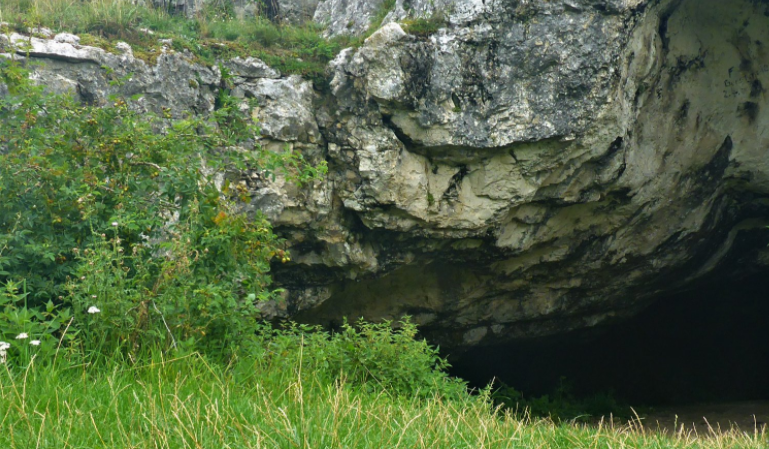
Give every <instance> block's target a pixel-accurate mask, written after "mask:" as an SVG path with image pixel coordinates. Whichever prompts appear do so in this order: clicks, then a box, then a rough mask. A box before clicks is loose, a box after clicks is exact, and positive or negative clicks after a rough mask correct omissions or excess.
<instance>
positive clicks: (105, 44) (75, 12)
mask: <svg viewBox="0 0 769 449" xmlns="http://www.w3.org/2000/svg"><path fill="white" fill-rule="evenodd" d="M134 3H135V2H131V1H130V0H107V1H101V0H86V1H66V0H65V1H62V0H36V1H34V2H33V1H30V0H7V1H3V3H2V5H0V22H6V23H8V24H9V26H10V27H11V28H12V29H15V30H17V31H20V32H24V33H26V32H29V30H32V31H33V33H34V32H37V33H39V32H41V31H43V28H48V29H50V30H52V31H53V32H70V33H75V34H78V35H80V36H81V39H82V40H81V42H82V43H83V44H84V45H92V46H97V47H101V48H104V49H106V50H114V49H113V47H114V44H115V42H117V41H125V42H127V43H128V44H130V45H131V46H132V47H133V50H134V55H135V56H137V57H139V58H141V59H144V60H145V61H147V62H149V63H154V60H155V58H157V56H158V55H159V54H160V52H161V50H162V48H163V46H164V45H166V44H165V43H164V42H161V40H165V39H171V40H172V44H171V46H172V48H173V49H174V50H177V51H183V50H188V51H189V52H190V53H191V54H192V55H194V56H195V57H196V58H198V59H199V60H200V61H201V62H203V63H206V64H209V65H213V64H215V62H216V61H217V60H221V59H229V58H232V57H235V56H256V57H259V58H260V59H262V60H264V61H265V62H266V63H267V64H268V65H270V66H272V67H275V68H277V69H279V70H281V71H282V72H284V73H295V74H299V75H302V76H305V77H307V78H309V79H313V80H323V78H324V72H325V69H326V65H327V64H328V62H329V61H330V60H331V59H332V58H333V57H334V56H336V54H337V53H339V51H340V50H341V49H342V48H343V47H344V45H346V44H347V42H348V40H347V39H342V38H340V39H326V38H324V37H323V36H322V35H321V32H322V29H321V28H320V27H318V26H317V25H314V24H311V23H308V24H305V25H301V26H295V25H289V24H276V23H274V22H271V21H270V20H268V19H266V18H264V17H261V16H257V17H252V18H239V17H237V16H236V15H235V13H234V11H233V10H232V8H231V7H230V6H228V3H225V2H217V3H215V4H209V5H208V6H206V7H205V8H204V9H203V10H202V11H200V12H199V13H198V14H196V15H195V16H194V17H191V18H187V17H184V16H181V15H176V14H171V13H169V12H168V11H167V10H165V9H163V8H157V7H152V6H150V5H138V4H134Z"/></svg>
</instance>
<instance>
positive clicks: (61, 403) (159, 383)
mask: <svg viewBox="0 0 769 449" xmlns="http://www.w3.org/2000/svg"><path fill="white" fill-rule="evenodd" d="M296 350H297V351H299V350H301V349H300V348H296ZM305 350H310V348H306V349H305ZM35 362H40V361H35ZM313 374H314V373H313V371H312V370H311V369H308V368H307V367H305V366H303V364H302V361H301V357H297V358H296V362H295V364H294V365H293V366H291V367H290V369H286V367H285V366H283V365H282V364H278V365H270V364H264V363H260V362H259V360H240V361H238V362H236V363H234V364H232V365H230V366H226V367H224V366H220V365H216V364H210V363H208V362H207V361H206V360H205V359H204V358H202V357H200V356H198V355H196V354H191V355H188V356H185V357H181V358H177V359H170V360H168V359H163V358H162V357H160V356H159V355H158V356H156V357H155V359H154V360H152V361H150V362H148V363H146V364H144V365H136V366H131V365H129V364H127V363H121V364H118V365H116V366H114V367H113V368H112V369H111V370H93V369H89V368H88V367H87V366H66V367H64V368H62V365H59V367H58V368H55V369H54V368H52V367H51V365H50V364H38V363H32V364H30V365H29V367H28V368H27V369H26V370H24V371H22V372H18V373H14V372H11V371H10V370H8V369H5V368H2V367H0V416H2V419H0V447H3V448H9V449H16V448H30V447H40V448H121V449H123V448H187V447H189V448H308V449H310V448H313V449H314V448H374V449H384V448H430V449H435V448H468V449H470V448H472V449H477V448H542V449H544V448H564V449H566V448H569V449H571V448H591V449H593V448H594V449H599V448H600V449H603V448H605V449H610V448H654V449H663V448H664V449H674V448H675V449H678V448H680V449H684V448H686V449H695V448H703V449H711V448H712V449H716V448H723V449H726V448H729V449H739V448H755V449H759V448H765V447H767V444H769V440H767V436H766V435H765V434H763V433H753V434H745V433H739V432H734V431H733V432H727V433H721V434H713V435H706V436H697V435H694V434H678V435H674V436H672V437H666V436H662V435H659V434H654V433H649V432H645V431H644V430H643V429H641V428H637V427H636V428H633V427H622V428H618V427H612V426H602V425H599V426H598V427H586V426H582V425H570V424H560V425H556V424H554V423H553V422H552V421H548V420H536V421H532V420H526V419H516V418H514V417H513V416H512V415H510V414H501V415H500V414H497V413H495V411H494V410H492V409H491V408H490V406H489V404H488V402H487V401H486V400H485V398H483V397H478V396H476V397H471V396H465V397H464V398H455V399H451V400H446V399H442V398H441V397H439V396H435V397H428V398H419V397H416V396H406V395H399V394H396V393H393V392H392V391H389V390H387V389H385V388H383V389H380V390H378V391H366V390H363V389H361V388H358V387H357V386H355V385H351V384H349V383H347V382H345V381H344V380H340V381H338V382H335V383H329V382H323V381H321V380H319V379H317V378H315V377H314V375H313Z"/></svg>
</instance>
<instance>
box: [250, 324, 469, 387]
mask: <svg viewBox="0 0 769 449" xmlns="http://www.w3.org/2000/svg"><path fill="white" fill-rule="evenodd" d="M416 335H417V328H416V326H415V325H414V324H413V323H411V322H410V321H409V320H408V319H404V320H403V321H401V322H399V323H398V326H397V329H393V323H392V322H383V323H378V324H374V323H367V322H365V321H359V322H357V323H356V324H355V325H351V324H348V323H345V324H344V325H343V326H342V327H341V329H340V330H339V331H338V332H334V333H331V334H329V333H327V332H324V331H322V330H321V329H320V328H318V327H315V326H302V325H297V324H290V325H288V326H287V327H285V328H283V329H274V328H272V327H269V326H267V327H264V328H262V330H261V331H260V333H259V339H260V341H261V344H259V345H256V347H257V348H259V353H258V354H257V355H256V359H257V360H258V361H260V363H265V364H269V365H277V366H279V367H280V369H276V371H278V372H284V371H293V370H297V369H302V370H305V371H306V373H308V374H309V375H310V376H312V378H313V379H316V380H317V381H319V382H321V383H322V384H327V383H330V382H337V381H344V382H345V383H347V384H351V385H357V386H362V387H363V388H364V389H365V390H367V391H372V392H373V391H382V390H386V391H392V392H394V393H397V394H405V395H409V396H414V395H416V396H422V397H433V396H435V395H439V396H443V397H450V398H459V397H461V396H463V395H465V394H466V386H465V383H464V382H461V381H459V380H457V379H454V378H451V377H449V376H448V374H446V369H447V368H448V366H449V365H448V362H446V360H445V359H443V358H441V357H440V355H439V353H438V350H437V349H436V348H433V347H431V346H430V345H428V344H427V342H426V341H424V340H419V339H417V338H416ZM297 367H299V368H297ZM273 369H275V367H274V366H273Z"/></svg>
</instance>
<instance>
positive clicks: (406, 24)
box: [403, 12, 460, 112]
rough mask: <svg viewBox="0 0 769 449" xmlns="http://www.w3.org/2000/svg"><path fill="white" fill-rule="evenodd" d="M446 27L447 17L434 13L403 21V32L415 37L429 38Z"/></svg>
mask: <svg viewBox="0 0 769 449" xmlns="http://www.w3.org/2000/svg"><path fill="white" fill-rule="evenodd" d="M445 26H446V17H445V16H444V15H443V14H442V13H439V12H436V13H434V14H433V15H431V16H430V17H428V18H422V17H418V18H415V19H407V20H404V21H403V31H405V32H407V33H409V34H413V35H414V36H420V37H429V36H432V35H433V34H435V33H437V32H438V30H439V29H441V28H443V27H445ZM454 112H460V111H456V110H455V111H454Z"/></svg>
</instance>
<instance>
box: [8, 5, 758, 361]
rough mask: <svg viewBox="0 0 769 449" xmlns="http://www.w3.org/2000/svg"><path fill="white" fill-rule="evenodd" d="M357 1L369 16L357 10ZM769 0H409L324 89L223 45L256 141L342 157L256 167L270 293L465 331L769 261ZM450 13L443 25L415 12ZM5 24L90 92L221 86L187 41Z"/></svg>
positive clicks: (54, 82) (330, 308) (254, 198)
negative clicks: (112, 37)
mask: <svg viewBox="0 0 769 449" xmlns="http://www.w3.org/2000/svg"><path fill="white" fill-rule="evenodd" d="M339 1H340V0H326V1H324V2H323V3H322V4H321V5H320V7H319V9H318V13H317V14H316V19H323V18H324V17H326V18H328V19H327V20H326V21H325V23H327V24H329V26H330V28H329V32H331V33H332V34H338V33H337V31H335V30H337V29H340V30H341V29H344V31H343V32H345V33H347V32H353V30H352V28H355V30H363V29H364V28H365V25H366V24H368V20H369V19H368V18H370V17H371V16H372V14H374V10H376V7H373V5H375V3H376V2H373V3H368V2H366V1H364V0H348V1H347V2H346V3H339ZM407 5H408V7H406V6H407ZM331 6H334V7H335V8H336V9H333V8H331ZM324 8H325V9H324ZM332 9H333V10H332ZM350 11H352V12H359V13H360V14H361V17H367V18H365V19H361V20H360V21H358V22H355V23H353V24H352V25H351V27H349V28H350V29H348V27H347V23H349V20H350V18H351V17H352V15H345V14H347V13H348V12H350ZM766 12H767V8H766V6H765V5H763V3H761V2H754V1H752V0H734V1H732V2H723V1H719V0H659V1H650V0H649V1H647V0H556V1H545V0H531V1H525V2H524V1H519V2H502V1H498V0H486V1H485V2H483V1H480V0H479V1H474V0H453V1H449V0H435V1H434V2H430V1H421V0H412V1H411V2H408V3H407V2H405V1H401V0H399V1H397V2H396V5H395V8H394V9H393V11H391V12H390V13H389V15H388V17H387V18H386V19H385V25H384V26H383V27H382V28H381V29H380V30H379V31H377V32H375V33H373V34H372V35H371V36H370V37H369V38H368V39H367V40H366V42H365V43H364V44H363V45H362V46H360V48H349V49H346V50H343V51H342V52H341V53H340V54H339V55H338V56H337V57H336V58H335V59H334V60H333V61H332V62H331V63H330V64H329V67H328V74H329V76H330V77H331V80H330V83H329V89H328V91H323V92H319V91H315V90H313V89H312V85H311V83H309V82H308V81H305V80H302V79H301V78H299V77H297V76H289V77H283V78H281V77H280V76H279V75H278V74H277V72H274V73H273V72H272V71H271V70H270V69H268V68H265V67H263V66H262V65H261V64H259V62H257V61H253V60H252V61H251V62H248V61H249V60H248V59H245V60H236V61H230V62H226V61H224V65H225V67H228V70H230V71H231V73H236V72H237V73H238V75H237V76H235V77H234V78H233V80H232V82H233V83H234V86H232V87H233V94H235V95H236V96H238V97H240V98H243V99H244V100H246V99H249V100H253V101H255V103H256V105H255V106H254V108H253V109H252V110H251V113H252V116H253V117H254V118H255V120H256V122H257V124H258V125H259V126H261V128H262V136H261V139H260V144H261V145H262V146H264V147H265V148H267V149H269V150H270V151H295V152H299V153H301V154H302V155H303V156H304V157H306V158H307V159H309V160H311V161H316V162H317V161H326V162H327V163H328V166H329V173H328V176H327V177H326V179H324V180H323V181H318V182H315V183H311V185H305V186H303V187H297V186H296V185H295V184H293V183H292V182H291V176H292V174H291V173H287V174H286V173H277V174H275V176H274V178H273V177H272V176H268V174H265V173H261V172H259V171H258V170H257V171H255V172H254V173H245V174H242V179H239V180H238V182H242V183H243V186H245V187H247V188H249V189H250V190H251V192H252V195H251V200H250V201H249V203H248V204H243V205H242V208H243V212H244V213H247V214H252V213H256V211H257V210H260V211H262V212H264V213H266V214H267V215H268V216H269V217H270V218H271V219H272V220H273V223H274V225H275V229H276V230H277V231H278V232H279V233H281V235H283V236H284V237H285V238H286V239H287V242H288V243H287V244H288V245H289V246H290V249H291V259H292V261H291V262H290V263H286V264H282V263H277V264H275V266H274V267H273V274H274V278H275V279H276V280H277V282H278V283H279V285H281V286H282V287H284V288H285V289H286V293H285V301H284V302H282V303H275V304H265V305H264V306H263V307H262V311H263V313H264V314H265V316H268V317H286V316H290V317H292V318H294V319H298V320H301V321H306V322H314V323H322V324H329V323H336V322H339V320H340V319H341V318H342V317H348V318H350V319H355V318H357V317H359V316H363V317H366V318H368V319H374V320H376V319H398V318H400V317H401V316H402V315H404V314H410V315H412V316H414V317H415V320H416V321H417V323H418V324H422V325H424V326H425V327H424V332H425V335H427V336H429V337H430V338H431V339H432V341H433V342H436V343H439V344H441V345H442V347H452V348H455V349H456V350H459V349H461V348H463V347H465V348H466V347H470V346H474V345H483V344H489V343H494V342H501V341H505V340H511V339H519V338H531V337H535V336H544V335H551V334H556V333H563V332H568V331H570V330H574V329H584V328H589V327H595V326H601V325H605V324H607V323H612V322H616V321H618V320H621V319H623V318H625V317H628V316H630V315H632V314H635V313H637V312H638V311H639V310H641V309H642V308H643V307H645V306H646V305H648V304H649V303H650V302H651V301H654V300H655V298H658V297H659V296H660V295H661V294H663V293H665V292H670V291H673V290H675V289H680V288H685V287H686V286H688V285H692V283H693V282H696V281H697V280H698V279H702V278H704V277H716V276H728V275H732V274H735V273H743V272H747V271H749V270H750V269H751V268H752V267H754V266H759V265H761V264H763V266H766V265H769V250H767V249H766V245H767V243H769V242H768V241H767V232H766V230H765V227H766V225H767V219H766V217H767V216H769V158H767V157H766V142H765V141H766V139H765V137H764V134H765V130H766V129H767V128H768V126H769V104H767V99H766V92H765V86H769V70H767V69H766V68H765V67H764V63H763V61H764V60H765V59H766V58H765V57H764V56H765V55H764V52H765V50H764V48H763V45H765V44H762V43H764V42H769V27H767V26H766V25H765V23H763V22H761V21H759V20H755V17H763V15H764V14H765V13H766ZM435 14H441V15H443V22H442V25H441V26H440V27H439V29H438V30H437V32H436V33H435V34H433V35H431V36H414V35H410V34H408V33H407V32H406V31H405V30H407V29H408V27H405V26H402V25H401V24H399V23H397V22H399V21H401V22H402V21H404V20H412V19H413V18H415V17H421V18H429V17H434V16H435ZM345 20H347V22H345ZM356 20H357V19H356ZM321 21H324V20H321ZM356 23H357V25H356ZM343 25H344V26H343ZM359 25H360V26H359ZM356 32H357V31H356ZM4 42H5V44H3V43H2V42H0V45H2V46H3V47H4V48H6V49H7V48H9V47H13V51H15V52H16V54H17V56H23V55H26V54H29V56H30V57H31V58H32V59H34V60H40V61H45V62H46V65H45V66H42V67H39V68H35V74H34V76H35V78H36V80H38V82H40V83H43V84H45V85H46V86H47V87H48V88H49V89H52V90H56V91H68V90H70V91H73V92H76V93H77V94H78V95H79V96H80V98H81V99H82V100H84V101H95V102H99V101H103V100H104V99H105V98H106V96H107V95H108V94H110V93H119V94H124V95H134V94H141V95H143V99H142V100H140V101H138V102H136V103H135V104H134V107H137V108H145V109H147V110H154V111H158V110H161V109H162V108H169V110H170V111H172V113H173V115H175V116H179V117H181V116H184V114H189V113H196V114H202V115H205V114H207V113H209V112H210V111H212V110H213V109H214V107H215V102H214V98H215V94H216V92H217V89H218V88H219V87H220V86H221V74H220V73H219V72H218V71H217V70H216V69H215V68H209V67H204V66H201V65H198V64H194V63H192V62H190V61H189V60H187V59H186V58H185V57H184V56H183V55H178V54H174V53H171V52H170V51H169V52H168V53H167V54H164V55H161V56H160V58H158V64H157V65H156V66H155V67H148V66H146V64H144V63H143V62H141V61H137V60H135V59H134V58H132V57H130V56H128V55H125V54H124V55H113V54H109V53H107V52H104V51H103V50H99V49H92V48H90V47H82V46H78V47H76V46H73V45H71V44H67V43H56V42H53V41H48V40H39V39H38V40H36V39H34V38H33V39H29V38H27V37H14V36H9V37H6V38H5V40H4ZM30 50H31V51H30ZM4 51H10V50H4ZM27 51H29V53H27ZM102 66H108V67H110V69H111V71H112V72H111V73H112V75H108V74H107V73H106V71H105V70H103V69H102V68H101V67H102ZM110 76H112V77H117V78H118V79H120V78H124V77H127V78H126V81H125V82H124V83H122V84H121V85H119V86H116V85H113V84H114V83H110ZM244 107H245V106H244ZM734 261H738V262H739V263H735V262H734Z"/></svg>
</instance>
